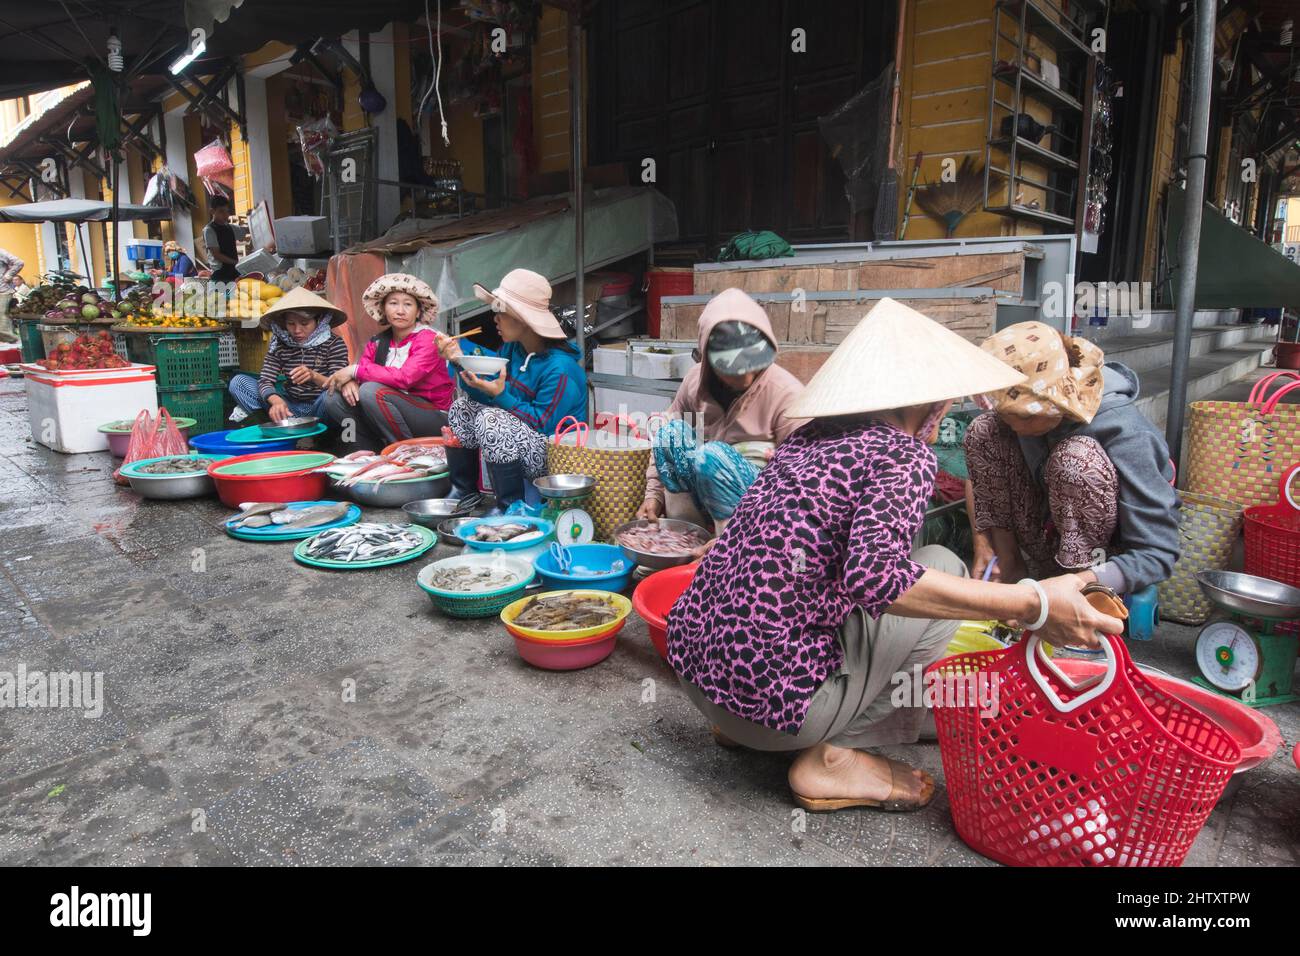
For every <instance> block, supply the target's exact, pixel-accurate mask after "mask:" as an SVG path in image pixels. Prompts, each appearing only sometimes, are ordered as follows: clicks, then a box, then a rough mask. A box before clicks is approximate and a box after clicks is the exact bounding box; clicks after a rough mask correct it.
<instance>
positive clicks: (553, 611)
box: [514, 594, 618, 631]
mask: <svg viewBox="0 0 1300 956" xmlns="http://www.w3.org/2000/svg"><path fill="white" fill-rule="evenodd" d="M617 617H618V611H616V610H614V608H612V607H610V605H609V604H608V603H607V602H606V601H603V600H601V599H600V598H595V597H578V596H577V595H576V594H553V595H543V596H541V597H535V598H533V599H532V600H531V601H529V602H528V603H527V604H525V605H524V609H523V610H522V611H520V612H519V615H518V616H517V617H516V618H515V620H514V623H515V624H518V625H519V626H520V627H530V628H532V629H534V630H537V631H576V630H578V629H579V628H583V627H595V626H597V625H599V624H607V623H609V622H611V621H614V620H615V619H616V618H617Z"/></svg>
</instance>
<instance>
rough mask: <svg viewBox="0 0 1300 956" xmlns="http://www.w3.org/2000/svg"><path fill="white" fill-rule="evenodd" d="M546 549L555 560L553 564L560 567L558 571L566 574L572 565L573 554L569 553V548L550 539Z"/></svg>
mask: <svg viewBox="0 0 1300 956" xmlns="http://www.w3.org/2000/svg"><path fill="white" fill-rule="evenodd" d="M547 551H548V553H549V554H550V555H551V558H552V559H553V560H554V561H555V566H556V567H558V568H559V569H560V573H561V574H568V573H569V571H570V569H571V568H572V567H573V555H571V554H569V549H568V548H566V547H565V546H564V545H562V544H560V542H558V541H552V542H551V546H550V547H549V548H548V549H547Z"/></svg>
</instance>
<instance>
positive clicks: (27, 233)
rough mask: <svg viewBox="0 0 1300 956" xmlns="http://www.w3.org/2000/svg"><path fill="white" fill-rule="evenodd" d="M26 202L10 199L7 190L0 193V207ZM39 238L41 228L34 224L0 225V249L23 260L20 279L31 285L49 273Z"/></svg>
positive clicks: (11, 223) (23, 199)
mask: <svg viewBox="0 0 1300 956" xmlns="http://www.w3.org/2000/svg"><path fill="white" fill-rule="evenodd" d="M26 202H27V200H26V199H25V198H21V197H17V196H14V197H10V195H9V190H8V189H5V190H3V191H2V192H0V207H2V206H20V205H22V204H24V203H26ZM40 236H41V227H40V226H38V225H35V224H34V223H21V222H6V223H0V249H6V250H7V251H9V252H11V253H13V254H14V255H15V256H17V257H18V258H19V259H21V260H23V271H22V277H23V278H24V279H26V280H27V281H28V282H29V283H30V284H32V285H35V284H36V283H37V281H39V279H40V277H41V275H42V274H44V273H45V272H47V271H49V270H48V269H47V268H46V266H45V260H44V257H43V255H42V251H43V250H42V249H41V242H40Z"/></svg>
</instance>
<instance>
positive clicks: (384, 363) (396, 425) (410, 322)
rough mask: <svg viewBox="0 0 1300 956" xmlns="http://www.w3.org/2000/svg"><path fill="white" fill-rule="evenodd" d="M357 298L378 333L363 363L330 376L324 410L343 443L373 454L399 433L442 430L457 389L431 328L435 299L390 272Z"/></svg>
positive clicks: (407, 435)
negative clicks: (336, 426)
mask: <svg viewBox="0 0 1300 956" xmlns="http://www.w3.org/2000/svg"><path fill="white" fill-rule="evenodd" d="M361 301H362V304H363V305H364V306H365V309H366V312H367V313H368V314H369V315H370V317H371V318H372V319H374V320H375V321H376V322H378V323H379V325H380V327H381V328H382V330H383V331H381V332H380V333H379V334H378V335H376V336H375V337H374V338H373V339H371V340H370V341H369V342H368V343H367V344H366V349H365V352H363V353H362V355H361V361H359V362H357V363H356V364H355V365H349V366H347V367H346V368H344V369H340V370H339V371H338V372H336V373H334V374H333V375H331V376H330V379H329V396H328V397H327V398H326V400H325V408H324V411H325V415H326V417H327V418H328V419H329V420H330V421H331V422H333V423H334V424H335V425H338V426H339V427H340V428H341V429H342V433H343V437H344V439H345V440H344V441H343V442H342V444H343V446H344V447H345V448H346V449H347V450H348V451H357V450H360V449H365V450H368V451H379V450H380V449H382V448H383V447H384V446H386V445H391V444H392V443H393V442H395V441H400V440H401V439H403V438H417V437H421V436H424V435H439V434H441V433H442V429H443V427H444V426H445V425H446V424H447V408H448V407H449V406H450V405H451V399H452V396H453V395H454V393H455V387H454V386H453V385H452V383H451V376H450V375H449V374H448V373H447V363H446V362H444V361H443V359H442V356H440V355H439V354H438V340H437V337H436V336H437V333H435V332H434V331H433V329H432V327H431V326H432V325H433V321H434V319H436V318H437V317H438V298H437V296H435V295H434V294H433V290H432V289H430V288H429V286H428V284H427V283H425V282H423V281H421V280H420V279H417V278H416V277H415V276H412V275H404V274H402V273H399V272H390V273H388V274H387V275H382V276H380V277H379V278H378V279H376V280H375V281H374V282H372V283H370V285H369V286H368V287H367V288H366V291H365V292H364V293H362V296H361ZM349 423H350V424H351V426H352V428H351V429H348V428H346V427H345V426H346V425H347V424H349ZM349 432H350V433H351V440H347V439H348V436H349Z"/></svg>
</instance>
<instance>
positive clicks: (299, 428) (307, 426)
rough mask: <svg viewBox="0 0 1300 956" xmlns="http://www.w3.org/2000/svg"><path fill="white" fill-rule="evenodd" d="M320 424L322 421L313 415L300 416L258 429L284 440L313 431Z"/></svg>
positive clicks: (270, 423)
mask: <svg viewBox="0 0 1300 956" xmlns="http://www.w3.org/2000/svg"><path fill="white" fill-rule="evenodd" d="M318 422H320V419H319V418H316V417H314V416H312V415H298V416H297V417H294V418H286V419H284V420H283V421H279V422H267V423H266V424H264V425H260V426H258V427H259V428H261V429H262V431H263V432H265V433H266V434H267V435H279V436H281V437H283V438H289V437H291V436H293V435H301V434H303V433H305V432H309V431H311V430H312V429H313V428H315V427H316V425H317V423H318Z"/></svg>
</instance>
